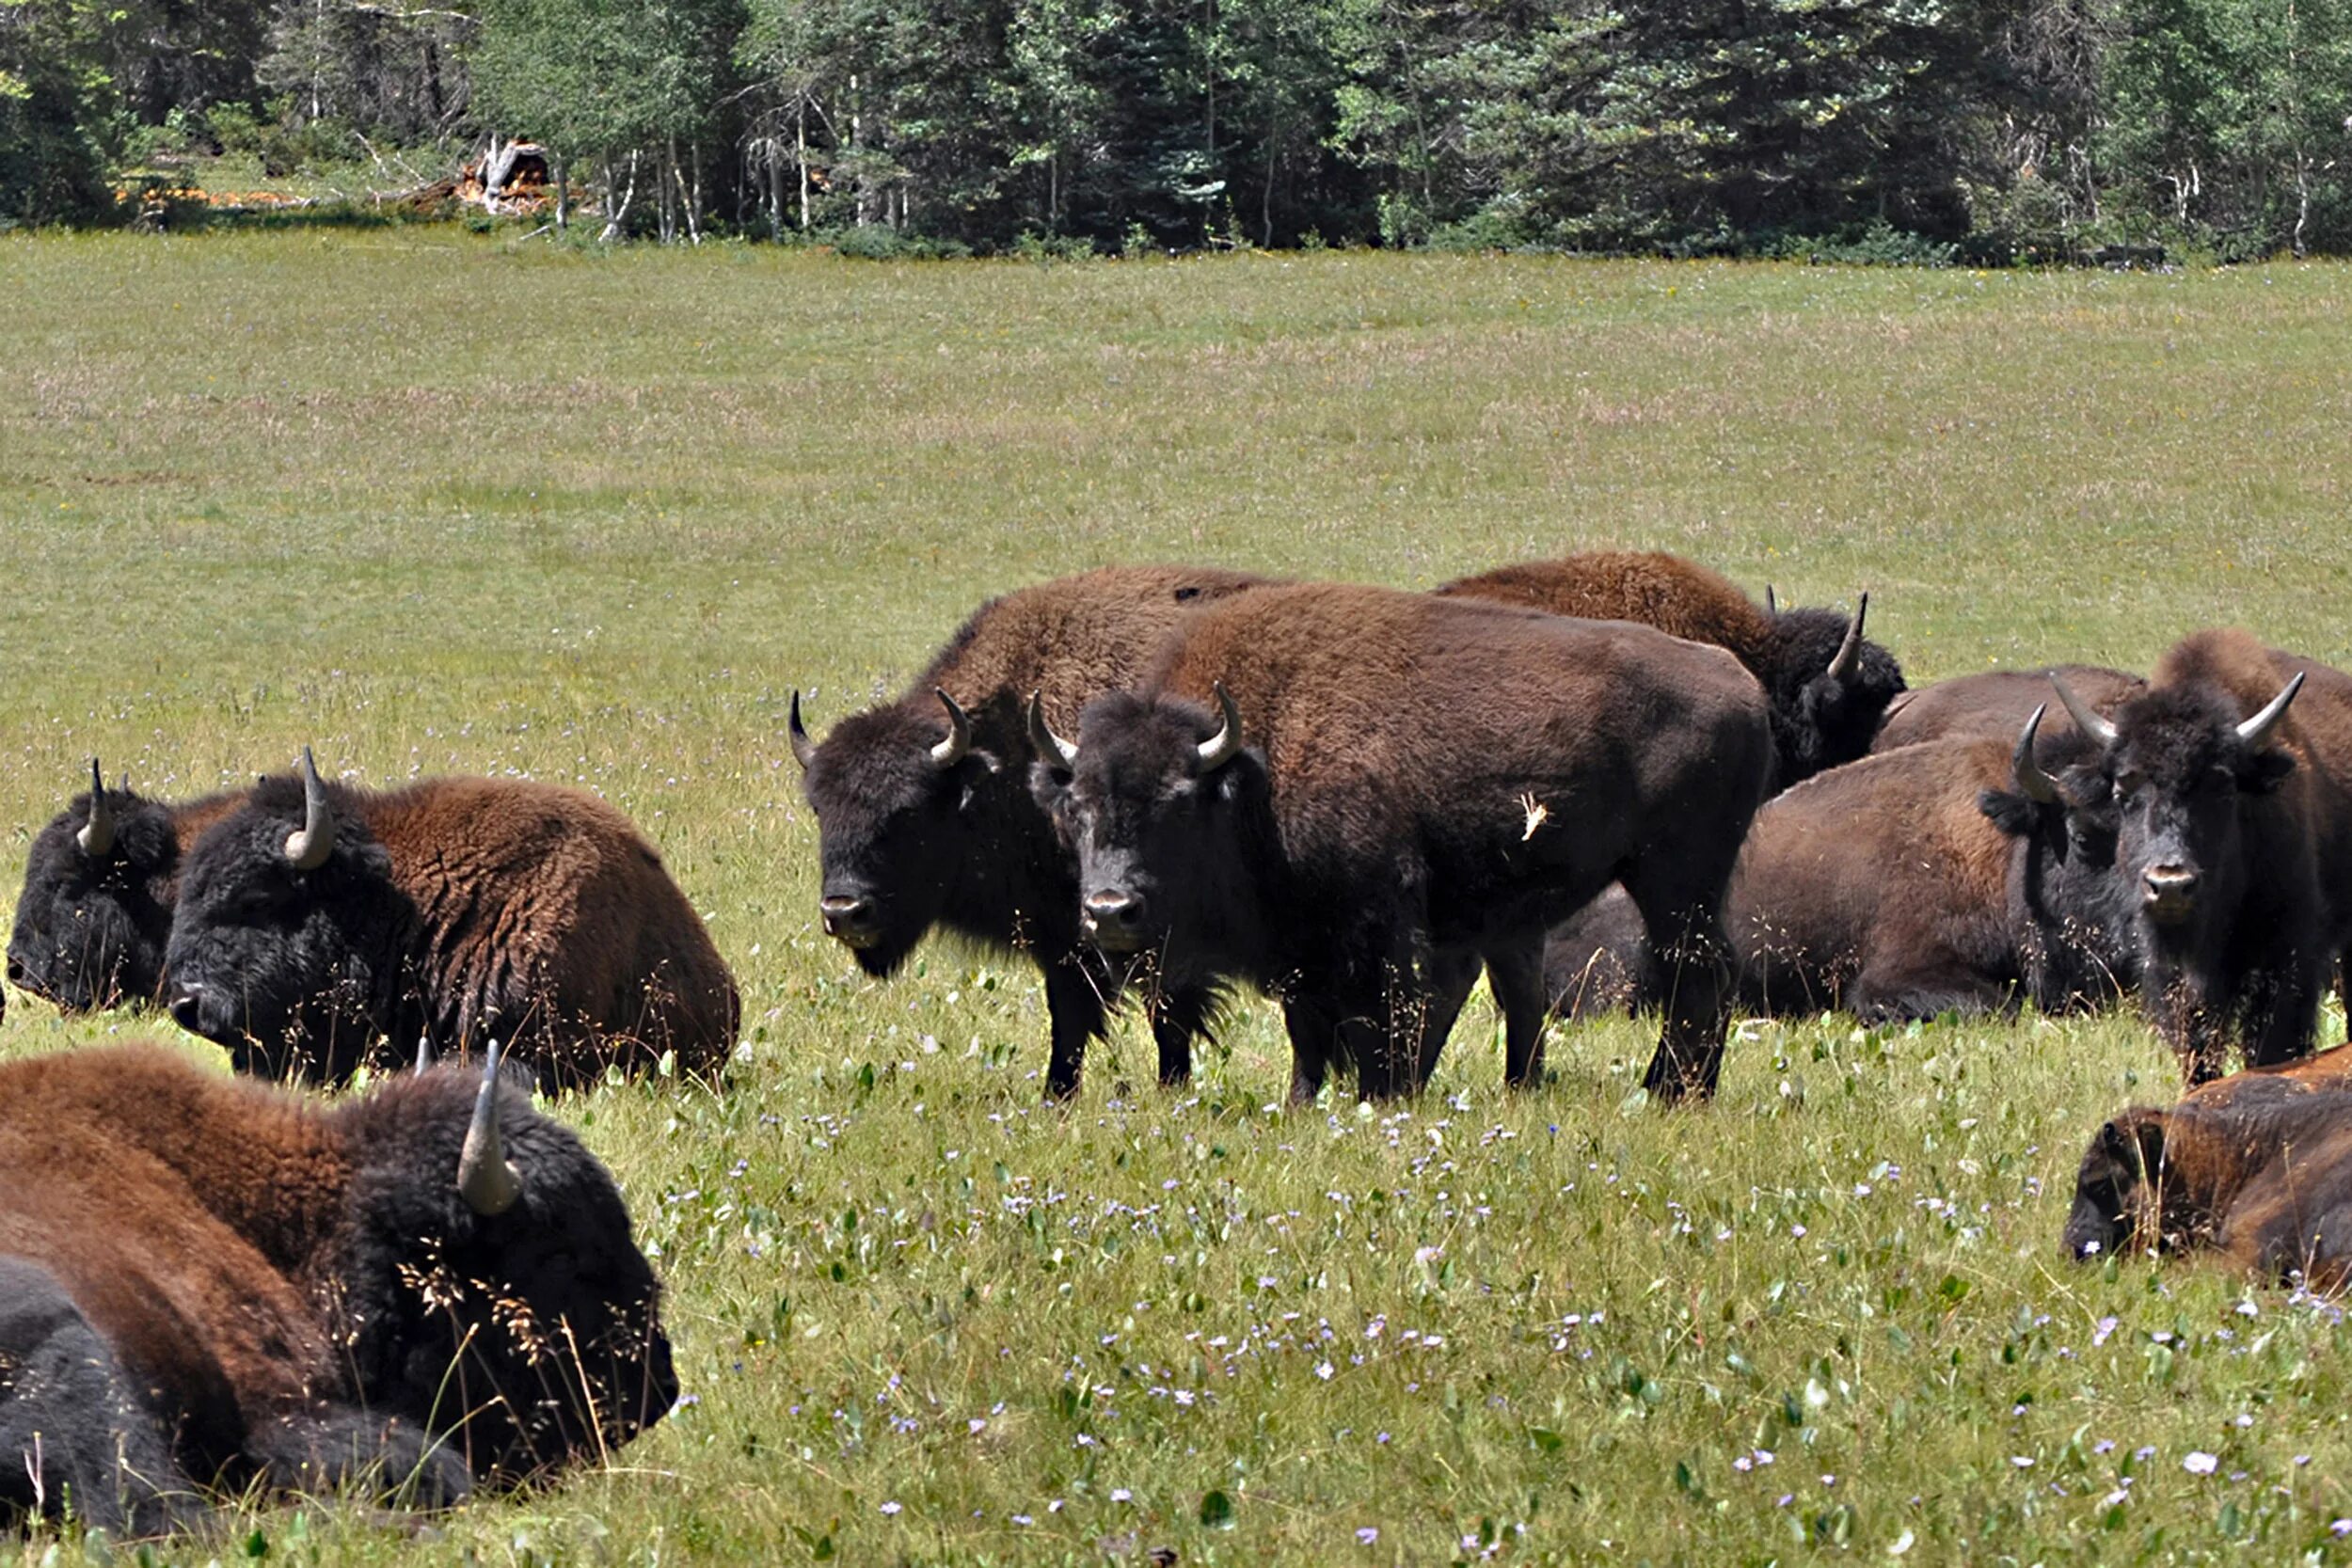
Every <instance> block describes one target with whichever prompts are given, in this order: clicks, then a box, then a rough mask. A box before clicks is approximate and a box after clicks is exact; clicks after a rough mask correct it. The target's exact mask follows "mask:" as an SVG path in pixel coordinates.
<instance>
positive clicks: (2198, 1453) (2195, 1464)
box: [2181, 1449, 2221, 1476]
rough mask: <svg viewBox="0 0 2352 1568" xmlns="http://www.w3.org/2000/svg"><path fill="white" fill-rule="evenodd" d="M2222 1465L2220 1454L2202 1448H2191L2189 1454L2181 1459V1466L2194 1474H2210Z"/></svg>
mask: <svg viewBox="0 0 2352 1568" xmlns="http://www.w3.org/2000/svg"><path fill="white" fill-rule="evenodd" d="M2220 1465H2221V1460H2220V1458H2219V1456H2218V1455H2216V1454H2210V1453H2207V1452H2205V1451H2204V1450H2203V1449H2191V1450H2190V1452H2189V1454H2188V1456H2187V1457H2186V1458H2185V1459H2183V1460H2182V1461H2181V1468H2182V1469H2184V1470H2186V1471H2187V1472H2188V1473H2189V1474H2190V1475H2192V1476H2209V1475H2211V1474H2213V1473H2214V1471H2215V1470H2217V1469H2218V1468H2219V1467H2220Z"/></svg>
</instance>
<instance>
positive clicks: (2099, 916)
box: [1977, 705, 2138, 1012]
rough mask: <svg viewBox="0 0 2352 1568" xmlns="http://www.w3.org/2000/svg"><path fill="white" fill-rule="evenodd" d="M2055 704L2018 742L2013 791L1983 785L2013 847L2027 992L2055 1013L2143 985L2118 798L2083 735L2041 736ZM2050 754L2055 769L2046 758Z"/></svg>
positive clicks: (2012, 903)
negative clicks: (2120, 869) (2122, 864)
mask: <svg viewBox="0 0 2352 1568" xmlns="http://www.w3.org/2000/svg"><path fill="white" fill-rule="evenodd" d="M2046 711H2047V705H2044V706H2042V707H2037V708H2035V709H2034V710H2033V714H2032V716H2031V717H2030V718H2028V719H2027V720H2026V727H2025V729H2024V731H2023V733H2021V734H2020V735H2019V736H2018V737H2017V747H2016V750H2015V752H2013V753H2012V755H2011V758H2010V787H2009V788H2007V789H1985V790H1980V791H1979V793H1978V795H1977V809H1978V810H1979V811H1980V812H1982V813H1983V814H1984V816H1986V818H1987V819H1988V820H1990V821H1991V822H1992V824H1993V825H1994V827H1995V828H1997V829H1999V830H2000V831H2001V832H2003V833H2004V834H2006V835H2007V836H2008V837H2009V838H2010V840H2011V841H2012V843H2011V845H2010V866H2009V879H2008V880H2009V908H2010V920H2011V922H2012V923H2013V925H2014V927H2016V929H2017V930H2018V932H2019V934H2020V939H2021V940H2020V945H2021V947H2022V948H2023V950H2024V955H2025V970H2026V988H2027V990H2028V992H2029V994H2031V996H2032V997H2033V1000H2034V1005H2035V1006H2039V1007H2041V1008H2042V1009H2043V1010H2044V1011H2047V1012H2060V1011H2065V1010H2067V1009H2070V1008H2073V1007H2076V1006H2086V1005H2095V1004H2098V1003H2101V1002H2105V1001H2107V1000H2110V999H2112V998H2113V997H2115V996H2117V995H2119V994H2121V993H2122V992H2125V991H2128V990H2131V989H2132V988H2133V987H2134V986H2135V985H2136V984H2137V974H2138V964H2137V958H2136V957H2135V956H2134V942H2133V940H2132V922H2133V918H2134V912H2133V906H2132V900H2131V897H2130V888H2129V886H2128V885H2127V884H2126V883H2125V881H2124V880H2123V879H2122V877H2121V876H2119V875H2118V874H2117V871H2116V859H2115V856H2116V849H2115V843H2116V813H2115V805H2114V798H2113V792H2112V791H2111V790H2110V789H2109V788H2108V786H2107V782H2106V779H2105V778H2104V777H2103V776H2102V775H2101V774H2100V772H2099V770H2098V768H2096V767H2095V766H2092V764H2093V762H2095V752H2096V743H2095V742H2093V741H2091V740H2090V739H2089V738H2088V737H2087V736H2084V735H2082V733H2081V732H2080V731H2068V732H2065V733H2064V734H2062V735H2059V736H2055V737H2054V738H2053V739H2052V740H2051V741H2050V742H2047V743H2040V753H2039V754H2038V752H2037V745H2038V742H2037V736H2038V735H2039V732H2040V730H2041V727H2042V715H2043V714H2044V713H2045V712H2046ZM2044 757H2047V761H2048V766H2045V763H2044V760H2043V758H2044Z"/></svg>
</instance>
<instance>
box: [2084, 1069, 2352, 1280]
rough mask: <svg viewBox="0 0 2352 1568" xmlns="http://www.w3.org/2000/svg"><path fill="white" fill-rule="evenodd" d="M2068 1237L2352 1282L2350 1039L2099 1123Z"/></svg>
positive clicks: (2252, 1270)
mask: <svg viewBox="0 0 2352 1568" xmlns="http://www.w3.org/2000/svg"><path fill="white" fill-rule="evenodd" d="M2066 1249H2067V1251H2068V1252H2070V1253H2071V1254H2073V1255H2074V1257H2075V1258H2077V1259H2088V1258H2092V1257H2097V1256H2100V1255H2102V1254H2114V1253H2119V1252H2157V1253H2183V1252H2192V1251H2200V1252H2201V1251H2211V1252H2218V1253H2220V1254H2221V1255H2222V1256H2223V1257H2225V1258H2227V1259H2230V1261H2232V1262H2233V1263H2234V1264H2235V1265H2236V1266H2237V1267H2238V1268H2240V1269H2243V1270H2245V1271H2246V1272H2248V1273H2249V1274H2255V1275H2263V1276H2265V1277H2269V1278H2283V1277H2289V1276H2300V1277H2301V1278H2302V1279H2303V1281H2304V1282H2305V1283H2306V1284H2307V1285H2309V1286H2310V1287H2311V1288H2312V1289H2313V1290H2317V1291H2342V1290H2343V1289H2344V1287H2345V1286H2346V1285H2347V1284H2352V1050H2347V1049H2345V1048H2344V1047H2338V1048H2337V1049H2336V1050H2333V1051H2326V1052H2322V1053H2320V1054H2318V1055H2316V1056H2313V1057H2311V1058H2309V1059H2307V1060H2305V1061H2300V1062H2295V1063H2290V1064H2287V1065H2286V1066H2283V1067H2273V1068H2262V1069H2253V1070H2250V1071H2247V1072H2240V1073H2236V1074H2233V1075H2232V1076H2231V1077H2228V1078H2222V1079H2218V1080H2216V1081H2215V1082H2212V1083H2209V1084H2206V1085H2202V1086H2201V1087H2198V1088H2195V1089H2191V1090H2190V1091H2189V1092H2188V1093H2187V1094H2186V1095H2185V1096H2183V1097H2182V1099H2181V1101H2180V1102H2179V1103H2178V1104H2176V1105H2174V1106H2172V1107H2171V1108H2170V1109H2169V1110H2165V1109H2157V1108H2154V1107H2150V1106H2138V1107H2135V1108H2134V1109H2132V1110H2128V1111H2125V1112H2124V1113H2123V1114H2122V1115H2121V1116H2119V1117H2116V1118H2115V1119H2114V1120H2112V1121H2110V1122H2108V1123H2106V1125H2105V1126H2104V1127H2102V1128H2100V1129H2099V1132H2098V1133H2097V1135H2096V1136H2094V1137H2093V1138H2092V1139H2091V1140H2090V1148H2089V1149H2088V1150H2087V1151H2085V1153H2084V1155H2083V1161H2082V1165H2081V1168H2080V1169H2079V1170H2078V1172H2077V1173H2076V1175H2075V1178H2074V1206H2073V1209H2072V1211H2071V1212H2069V1213H2068V1215H2067V1220H2066Z"/></svg>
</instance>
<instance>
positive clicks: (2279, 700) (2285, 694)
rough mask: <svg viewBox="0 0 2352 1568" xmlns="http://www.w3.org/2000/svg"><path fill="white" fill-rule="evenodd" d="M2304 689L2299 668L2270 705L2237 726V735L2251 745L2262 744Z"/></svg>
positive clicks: (2272, 699) (2271, 700)
mask: <svg viewBox="0 0 2352 1568" xmlns="http://www.w3.org/2000/svg"><path fill="white" fill-rule="evenodd" d="M2302 689H2303V672H2302V671H2300V670H2297V671H2296V673H2295V678H2294V679H2293V680H2291V681H2289V682H2287V684H2286V689H2284V690H2282V691H2280V693H2279V694H2278V695H2277V696H2276V697H2273V698H2271V699H2270V705H2269V706H2268V707H2266V708H2265V709H2263V710H2262V711H2261V712H2260V713H2257V714H2256V715H2254V717H2253V718H2251V719H2249V720H2248V721H2246V722H2245V723H2243V724H2240V725H2239V726H2238V727H2237V737H2238V738H2239V739H2240V740H2243V741H2245V742H2246V744H2247V745H2249V746H2260V745H2261V744H2262V743H2263V742H2264V741H2265V739H2267V738H2268V737H2269V735H2270V731H2271V729H2272V727H2273V726H2274V725H2276V724H2277V723H2278V722H2279V721H2280V720H2281V719H2283V718H2285V717H2286V713H2287V705H2288V704H2289V703H2291V702H2293V701H2295V694H2296V692H2298V691H2300V690H2302Z"/></svg>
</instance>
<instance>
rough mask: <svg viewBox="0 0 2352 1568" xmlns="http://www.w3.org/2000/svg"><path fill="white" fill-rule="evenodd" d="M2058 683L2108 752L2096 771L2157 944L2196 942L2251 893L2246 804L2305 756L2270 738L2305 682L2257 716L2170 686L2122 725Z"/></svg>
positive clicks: (2125, 711) (2137, 705) (2203, 692)
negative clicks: (2275, 745) (2276, 746)
mask: <svg viewBox="0 0 2352 1568" xmlns="http://www.w3.org/2000/svg"><path fill="white" fill-rule="evenodd" d="M2051 684H2052V685H2053V686H2055V687H2056V688H2057V689H2058V697H2059V699H2060V700H2061V701H2062V702H2064V703H2065V704H2066V708H2067V711H2068V712H2069V713H2070V714H2072V715H2073V716H2074V723H2075V725H2076V726H2077V727H2078V728H2080V729H2081V730H2082V732H2083V733H2084V734H2085V735H2087V736H2090V737H2091V738H2092V739H2093V740H2094V741H2096V742H2097V743H2098V744H2099V746H2100V748H2101V750H2100V754H2099V760H2098V763H2097V767H2098V770H2099V773H2100V775H2101V777H2102V778H2103V779H2104V780H2105V782H2106V785H2107V787H2108V788H2109V789H2110V790H2111V791H2112V793H2113V796H2114V799H2115V805H2116V812H2117V835H2118V836H2117V846H2116V852H2117V864H2118V867H2119V870H2120V873H2121V875H2122V877H2123V878H2124V879H2126V881H2127V883H2128V884H2130V885H2131V887H2132V889H2133V892H2134V895H2135V896H2136V897H2137V901H2138V908H2139V913H2140V917H2141V919H2142V921H2143V922H2144V924H2145V927H2146V929H2147V930H2148V932H2149V935H2150V936H2151V937H2152V938H2153V939H2154V940H2155V941H2156V942H2158V943H2160V944H2162V943H2170V942H2180V943H2184V944H2188V945H2195V944H2197V941H2198V935H2199V933H2201V931H2203V930H2205V929H2206V928H2208V927H2211V926H2213V925H2215V924H2216V923H2217V922H2218V921H2223V920H2226V919H2227V918H2228V911H2233V910H2234V909H2235V908H2236V906H2237V902H2238V900H2239V898H2240V897H2241V896H2242V895H2243V893H2244V890H2245V887H2246V884H2247V880H2248V877H2247V871H2248V867H2247V865H2246V858H2247V848H2246V845H2245V824H2244V820H2243V817H2244V812H2245V809H2246V807H2247V806H2248V804H2249V802H2250V801H2252V800H2255V799H2257V798H2259V797H2261V796H2265V795H2268V794H2271V793H2272V792H2274V791H2276V790H2277V789H2278V788H2279V786H2280V784H2281V783H2283V782H2284V781H2285V779H2286V778H2287V776H2288V775H2289V774H2290V773H2292V772H2293V771H2294V770H2295V759H2294V758H2293V757H2292V756H2289V755H2288V754H2287V753H2285V752H2280V751H2276V750H2272V749H2269V747H2268V746H2267V741H2268V739H2269V736H2270V735H2271V732H2272V731H2273V730H2274V729H2275V728H2276V727H2277V725H2278V723H2279V721H2280V719H2282V718H2283V717H2285V714H2286V709H2287V705H2288V704H2289V703H2291V702H2293V701H2294V700H2295V693H2296V691H2297V690H2298V689H2301V687H2302V684H2303V677H2302V676H2301V675H2299V674H2298V675H2296V676H2295V677H2294V678H2293V679H2292V680H2290V681H2288V682H2287V684H2286V687H2285V689H2283V690H2281V691H2280V693H2279V694H2278V696H2277V697H2275V698H2274V699H2272V700H2271V702H2270V704H2269V705H2268V706H2266V707H2265V708H2264V709H2263V710H2262V711H2261V712H2259V713H2257V714H2255V715H2254V716H2253V717H2252V718H2250V719H2240V718H2239V716H2238V711H2237V706H2236V705H2235V704H2234V703H2233V702H2232V701H2231V700H2230V699H2229V697H2228V696H2227V695H2226V694H2225V693H2224V692H2222V691H2221V690H2220V689H2218V688H2217V687H2214V686H2211V685H2208V684H2205V683H2202V682H2190V683H2186V684H2184V685H2181V686H2170V687H2160V688H2158V689H2154V690H2152V691H2150V692H2148V693H2147V694H2146V695H2145V696H2142V697H2138V698H2136V699H2134V700H2133V701H2131V702H2129V703H2126V704H2125V705H2123V707H2122V709H2121V710H2120V711H2119V712H2118V713H2117V715H2116V717H2115V719H2114V720H2112V721H2109V720H2107V719H2105V718H2102V717H2101V716H2100V715H2099V714H2097V713H2095V712H2093V711H2092V710H2091V709H2090V707H2088V706H2087V705H2084V704H2083V703H2081V702H2080V701H2079V700H2077V699H2076V698H2075V696H2074V693H2073V692H2072V691H2070V690H2069V689H2067V687H2066V683H2065V682H2064V681H2063V680H2062V679H2059V678H2058V677H2057V676H2053V677H2052V678H2051Z"/></svg>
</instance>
